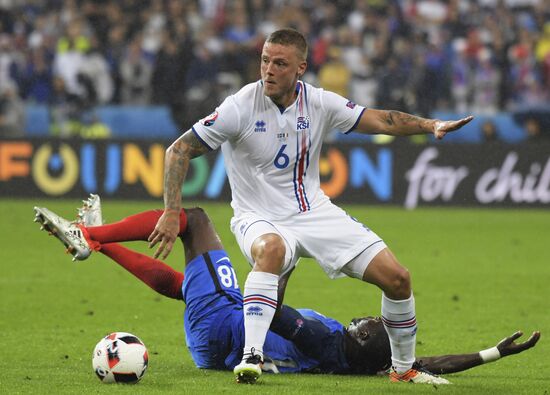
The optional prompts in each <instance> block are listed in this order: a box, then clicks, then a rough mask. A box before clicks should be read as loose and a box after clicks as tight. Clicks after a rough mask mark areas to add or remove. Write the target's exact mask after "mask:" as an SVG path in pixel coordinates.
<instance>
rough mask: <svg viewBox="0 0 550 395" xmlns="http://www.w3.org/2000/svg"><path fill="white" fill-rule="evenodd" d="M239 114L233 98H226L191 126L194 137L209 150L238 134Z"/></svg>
mask: <svg viewBox="0 0 550 395" xmlns="http://www.w3.org/2000/svg"><path fill="white" fill-rule="evenodd" d="M239 128H240V112H239V108H238V106H237V105H236V103H235V99H234V97H233V96H229V97H227V98H226V99H225V100H224V101H223V103H222V104H221V105H220V106H219V107H217V108H216V110H215V111H214V112H213V113H212V114H210V115H208V116H207V117H204V118H203V119H201V120H200V121H198V122H197V123H195V124H194V125H193V128H192V129H193V132H194V133H195V135H196V136H197V137H198V138H199V139H200V140H201V141H202V143H203V144H205V145H206V146H207V147H208V148H210V149H211V150H215V149H217V148H218V147H219V146H220V145H221V144H222V143H223V142H224V141H226V140H230V139H232V138H234V137H236V136H237V135H238V134H239Z"/></svg>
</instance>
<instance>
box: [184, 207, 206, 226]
mask: <svg viewBox="0 0 550 395" xmlns="http://www.w3.org/2000/svg"><path fill="white" fill-rule="evenodd" d="M185 214H186V215H187V229H188V230H191V231H196V230H197V229H200V228H201V227H203V226H206V225H208V224H209V223H210V218H209V217H208V215H207V214H206V212H205V211H204V210H203V209H202V208H200V207H193V208H186V209H185Z"/></svg>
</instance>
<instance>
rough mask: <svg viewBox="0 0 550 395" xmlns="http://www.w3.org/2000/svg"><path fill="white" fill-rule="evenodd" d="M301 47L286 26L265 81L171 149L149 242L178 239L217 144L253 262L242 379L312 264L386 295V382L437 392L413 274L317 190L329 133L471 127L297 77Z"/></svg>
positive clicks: (237, 224) (269, 50)
mask: <svg viewBox="0 0 550 395" xmlns="http://www.w3.org/2000/svg"><path fill="white" fill-rule="evenodd" d="M306 58H307V43H306V41H305V38H304V37H303V35H302V34H301V33H299V32H298V31H296V30H293V29H282V30H278V31H276V32H274V33H272V34H271V35H270V36H269V37H268V38H267V40H266V42H265V44H264V46H263V50H262V55H261V76H262V79H261V80H260V81H257V82H255V83H251V84H248V85H246V86H245V87H243V88H242V89H241V90H240V91H239V92H237V93H236V94H234V95H232V96H229V97H227V98H226V99H225V100H224V102H223V103H222V104H221V105H220V106H219V107H218V108H217V109H216V110H215V111H214V112H213V113H212V114H210V115H209V116H207V117H206V118H203V119H202V120H200V121H199V122H197V123H196V124H195V125H194V126H193V127H192V128H191V129H190V130H188V131H187V132H185V133H184V134H183V135H182V136H181V137H180V138H178V139H177V140H176V141H175V142H174V143H173V144H172V145H171V146H170V147H169V148H168V149H167V151H166V158H165V179H164V204H165V211H164V214H163V215H162V216H161V218H160V219H159V221H158V223H157V226H156V228H155V230H154V231H153V233H151V235H150V237H149V241H150V247H153V246H154V245H155V244H157V243H160V244H159V247H158V248H157V251H156V252H155V257H159V256H162V257H163V258H165V257H166V256H167V255H168V254H169V252H170V251H171V249H172V246H173V243H174V241H175V240H176V238H177V234H178V231H179V212H180V209H181V189H182V184H183V181H184V179H185V175H186V174H187V169H188V167H189V161H190V160H191V159H192V158H194V157H196V156H200V155H202V154H203V153H205V152H208V151H210V150H215V149H217V148H218V147H220V146H221V149H222V152H223V154H224V161H225V167H226V170H227V175H228V178H229V183H230V186H231V191H232V202H231V206H232V207H233V210H234V216H233V218H232V220H231V230H232V231H233V233H234V234H235V237H236V239H237V242H238V243H239V246H240V248H241V250H242V252H243V254H244V255H245V256H246V257H247V259H248V260H249V262H250V264H251V265H252V271H251V272H250V273H249V275H248V277H247V280H246V282H245V287H244V295H243V296H244V309H243V313H244V320H245V348H244V350H243V360H242V362H241V364H240V365H238V366H237V367H236V368H235V371H234V373H235V376H236V379H237V382H241V383H254V382H255V381H256V380H257V379H258V377H259V376H260V374H261V364H262V361H263V359H262V358H263V354H262V347H263V344H264V341H265V336H266V333H267V331H268V329H269V326H270V324H271V321H272V319H273V316H274V314H275V312H276V309H277V306H278V305H280V304H281V302H282V300H281V299H282V295H281V296H279V295H278V293H277V290H278V285H279V282H285V283H286V281H287V280H288V275H289V274H290V272H291V271H292V270H293V269H294V267H295V265H296V262H297V261H298V259H299V258H300V257H313V258H315V259H316V260H317V261H318V262H319V264H320V265H321V267H322V268H323V270H324V271H325V272H326V273H327V275H328V276H330V277H331V278H336V277H340V276H344V275H346V276H349V277H354V278H358V279H361V280H363V281H366V282H369V283H371V284H375V285H377V286H378V287H379V288H380V289H381V290H382V291H383V293H382V318H383V321H384V325H385V326H386V330H387V332H388V335H389V338H390V345H391V352H392V366H393V367H392V369H393V370H392V372H391V374H390V379H391V380H392V381H409V382H415V383H420V382H424V383H430V384H442V383H444V382H445V379H442V378H440V377H437V376H435V375H432V374H430V373H429V372H426V371H421V370H417V369H414V368H413V366H412V365H413V363H414V361H415V341H416V328H417V326H416V316H415V306H414V297H413V294H412V290H411V281H410V276H409V273H408V271H407V270H406V269H405V268H404V267H403V266H401V265H400V264H399V263H398V261H397V259H396V258H395V256H394V255H393V254H392V252H391V251H390V250H389V249H388V247H387V246H386V244H385V243H384V241H382V239H380V237H378V236H377V235H376V234H375V233H374V232H373V231H371V230H370V229H369V228H367V227H366V226H364V225H363V224H361V223H359V222H357V221H356V220H355V219H353V218H351V217H350V216H349V215H348V214H346V212H345V211H344V210H342V209H340V208H339V207H337V206H335V205H334V204H332V202H331V201H330V200H329V198H328V197H327V196H326V195H325V194H324V193H323V191H322V190H321V188H320V180H319V155H320V152H321V145H322V142H323V139H324V137H325V136H326V134H327V133H328V132H330V131H332V130H334V129H337V130H341V131H342V132H344V133H347V132H350V131H352V130H354V131H357V132H362V133H370V134H375V133H384V134H389V135H397V136H408V135H413V134H433V135H435V137H436V138H438V139H441V138H443V137H444V136H445V134H446V133H448V132H451V131H453V130H456V129H458V128H460V127H461V126H463V125H464V124H466V123H468V122H469V121H470V120H471V119H472V118H471V117H467V118H464V119H461V120H458V121H439V120H432V119H424V118H419V117H416V116H413V115H409V114H405V113H401V112H398V111H384V110H375V109H366V108H364V107H362V106H360V105H356V104H355V103H352V102H351V101H349V100H347V99H345V98H343V97H341V96H339V95H337V94H335V93H332V92H329V91H325V90H323V89H320V88H316V87H313V86H311V85H309V84H306V83H304V82H303V81H301V80H300V77H301V76H302V75H303V74H304V72H305V70H306V66H307V63H306Z"/></svg>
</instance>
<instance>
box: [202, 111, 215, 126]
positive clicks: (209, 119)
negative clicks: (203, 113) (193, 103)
mask: <svg viewBox="0 0 550 395" xmlns="http://www.w3.org/2000/svg"><path fill="white" fill-rule="evenodd" d="M216 119H218V112H217V111H214V112H213V113H212V114H210V115H209V116H207V117H204V118H203V119H201V120H200V121H199V122H200V123H202V124H203V125H204V126H212V125H214V123H215V122H216Z"/></svg>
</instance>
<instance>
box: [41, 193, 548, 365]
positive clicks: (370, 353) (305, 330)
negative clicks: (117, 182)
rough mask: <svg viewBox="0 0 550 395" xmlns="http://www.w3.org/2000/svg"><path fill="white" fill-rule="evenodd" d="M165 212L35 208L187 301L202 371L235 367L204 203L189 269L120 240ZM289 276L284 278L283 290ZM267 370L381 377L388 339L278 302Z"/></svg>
mask: <svg viewBox="0 0 550 395" xmlns="http://www.w3.org/2000/svg"><path fill="white" fill-rule="evenodd" d="M162 212H163V211H162V210H151V211H146V212H142V213H139V214H136V215H132V216H130V217H127V218H124V219H123V220H121V221H119V222H115V223H112V224H107V225H103V224H102V219H101V206H100V201H99V197H98V196H97V195H92V196H91V198H90V199H89V200H88V201H86V204H85V205H84V207H83V208H82V209H81V210H80V212H79V217H80V219H79V221H77V222H69V221H67V220H65V219H63V218H61V217H59V216H58V215H56V214H55V213H53V212H51V211H50V210H48V209H46V208H40V207H35V213H36V221H37V222H40V223H41V224H42V227H43V229H45V230H47V231H48V232H49V233H50V234H52V235H54V236H55V237H57V238H58V239H59V240H60V241H61V242H62V243H63V244H64V245H65V246H66V247H68V249H69V250H70V251H71V252H73V253H75V254H80V258H81V259H86V258H88V257H89V256H90V254H91V253H92V251H94V250H95V251H99V252H101V253H103V254H105V255H106V256H108V257H110V258H111V259H113V260H114V261H116V262H117V263H118V264H119V265H121V266H122V267H124V268H125V269H126V270H128V271H129V272H130V273H132V274H133V275H134V276H136V277H137V278H139V279H140V280H141V281H143V282H144V283H146V284H147V285H148V286H150V287H151V288H153V289H154V290H155V291H157V292H159V293H160V294H162V295H164V296H167V297H170V298H174V299H179V300H183V301H184V302H185V304H186V309H185V313H184V328H185V335H186V336H185V337H186V342H187V346H188V348H189V351H190V353H191V356H192V358H193V360H194V362H195V364H196V365H197V367H199V368H205V369H222V370H227V369H229V370H231V369H233V368H234V367H235V366H236V365H238V364H239V363H240V361H241V358H242V353H243V343H244V323H243V314H242V309H243V297H242V295H241V292H240V289H239V286H238V283H237V277H236V275H235V271H234V269H233V266H232V264H231V261H230V259H229V257H228V256H227V254H226V252H225V251H224V249H223V246H222V244H221V241H220V239H219V237H218V234H217V233H216V231H215V229H214V226H213V225H212V223H211V222H210V220H209V218H208V216H207V215H206V213H205V212H204V211H203V210H202V209H200V208H192V209H186V210H183V209H182V210H181V212H180V216H179V217H180V232H179V238H180V239H181V241H182V243H183V245H184V249H185V260H186V265H185V272H184V274H182V273H180V272H177V271H175V270H173V269H172V268H170V267H169V266H167V265H166V264H164V263H163V262H161V261H159V260H156V259H153V258H151V257H148V256H146V255H143V254H140V253H137V252H135V251H131V250H129V249H127V248H125V247H123V246H122V245H120V244H118V243H119V242H124V241H133V240H147V237H148V235H149V234H150V232H151V230H152V229H153V228H154V226H155V225H156V222H157V221H158V218H159V217H160V216H161V214H162ZM287 280H288V276H285V277H284V278H283V279H282V283H281V285H282V286H281V287H280V292H284V289H285V286H286V281H287ZM521 335H522V333H521V332H516V333H514V334H513V335H512V336H510V337H507V338H505V339H504V340H502V341H501V342H500V343H498V344H497V345H496V346H495V347H492V348H490V349H487V350H483V351H481V352H479V353H472V354H460V355H445V356H436V357H421V358H418V359H417V361H416V362H415V369H418V370H420V371H427V372H433V373H438V374H445V373H453V372H459V371H462V370H466V369H469V368H472V367H474V366H478V365H481V364H483V363H486V362H490V361H494V360H496V359H499V358H501V357H504V356H507V355H512V354H517V353H519V352H522V351H524V350H527V349H529V348H531V347H533V346H534V345H535V344H536V343H537V341H538V339H539V337H540V333H539V332H534V333H533V335H532V336H531V337H530V338H529V339H528V340H527V341H526V342H524V343H519V344H516V343H515V340H516V339H518V338H519V337H520V336H521ZM264 358H265V359H264V363H263V370H264V371H269V372H273V373H287V372H292V373H298V372H311V373H338V374H377V373H379V372H381V371H385V370H387V369H388V368H389V367H390V365H391V352H390V345H389V340H388V336H387V333H386V330H385V327H384V325H383V324H382V321H381V319H380V318H374V317H364V318H358V319H353V320H352V322H351V324H350V325H349V326H348V327H344V325H342V324H341V323H340V322H338V321H336V320H334V319H332V318H328V317H325V316H323V315H322V314H319V313H317V312H315V311H313V310H309V309H299V310H295V309H293V308H292V307H290V306H286V305H283V306H281V308H280V310H279V312H278V314H276V315H275V318H274V320H273V322H272V325H271V329H270V331H268V333H267V337H266V341H265V344H264Z"/></svg>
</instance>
